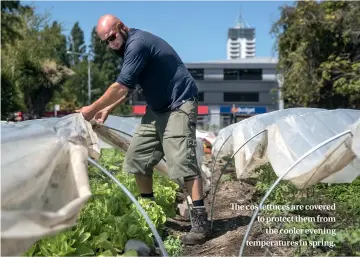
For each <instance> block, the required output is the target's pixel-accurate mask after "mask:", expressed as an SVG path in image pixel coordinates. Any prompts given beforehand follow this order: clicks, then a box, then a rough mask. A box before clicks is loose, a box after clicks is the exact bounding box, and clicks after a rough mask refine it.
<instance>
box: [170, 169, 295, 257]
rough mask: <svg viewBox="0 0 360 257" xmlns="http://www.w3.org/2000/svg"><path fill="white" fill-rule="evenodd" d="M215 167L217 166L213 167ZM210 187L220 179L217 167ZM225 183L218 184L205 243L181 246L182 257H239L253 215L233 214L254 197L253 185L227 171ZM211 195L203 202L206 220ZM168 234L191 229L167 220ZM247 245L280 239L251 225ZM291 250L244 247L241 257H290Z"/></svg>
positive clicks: (246, 212)
mask: <svg viewBox="0 0 360 257" xmlns="http://www.w3.org/2000/svg"><path fill="white" fill-rule="evenodd" d="M217 166H218V165H217ZM215 170H216V171H215V173H214V180H213V181H214V184H215V182H216V181H217V180H218V178H219V175H220V166H219V167H217V168H216V169H215ZM226 173H227V175H224V176H223V178H224V177H225V178H226V179H222V180H220V181H221V182H220V184H219V186H218V190H217V193H216V198H215V205H214V220H213V230H212V232H211V234H210V235H209V238H208V239H207V241H206V242H205V243H204V244H202V245H194V246H183V247H184V248H183V250H184V252H183V256H239V251H240V246H241V244H242V241H243V238H244V235H245V233H246V230H247V227H248V224H249V223H250V220H251V218H252V215H253V211H252V210H240V209H238V210H236V209H235V208H232V206H234V204H238V206H241V205H244V206H249V205H251V204H252V199H253V198H254V197H255V195H254V193H255V188H254V185H255V181H253V180H250V179H249V180H247V181H244V180H237V179H236V175H235V171H234V169H229V170H227V172H226ZM212 198H213V194H212V193H210V194H208V195H207V196H206V198H205V205H206V208H207V210H208V216H209V217H208V218H209V220H211V211H210V210H211V202H212ZM166 226H167V228H168V231H169V234H174V235H180V236H182V235H184V234H185V233H186V232H188V231H189V230H190V228H191V223H190V220H186V219H185V218H184V217H181V216H177V217H175V218H174V219H169V220H168V221H167V224H166ZM247 240H248V241H277V240H284V239H281V238H280V236H279V235H278V234H267V233H265V228H262V227H261V224H260V223H259V222H258V221H255V223H254V225H253V227H252V229H251V231H250V235H249V237H248V238H247ZM293 250H294V248H292V249H291V248H287V247H273V248H267V247H263V248H261V247H258V246H246V247H245V250H244V253H243V256H272V255H278V256H279V255H282V256H291V255H293Z"/></svg>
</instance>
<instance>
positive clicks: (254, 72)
mask: <svg viewBox="0 0 360 257" xmlns="http://www.w3.org/2000/svg"><path fill="white" fill-rule="evenodd" d="M240 79H241V80H261V79H262V70H261V69H247V70H240Z"/></svg>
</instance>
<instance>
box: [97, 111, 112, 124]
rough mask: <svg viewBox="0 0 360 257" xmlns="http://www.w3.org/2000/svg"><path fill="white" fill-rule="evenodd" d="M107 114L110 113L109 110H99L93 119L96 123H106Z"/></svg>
mask: <svg viewBox="0 0 360 257" xmlns="http://www.w3.org/2000/svg"><path fill="white" fill-rule="evenodd" d="M109 113H110V112H109V110H106V109H104V110H101V111H99V112H97V113H96V114H95V117H94V119H95V121H96V122H98V123H100V124H103V123H104V122H105V121H106V119H107V117H108V116H109Z"/></svg>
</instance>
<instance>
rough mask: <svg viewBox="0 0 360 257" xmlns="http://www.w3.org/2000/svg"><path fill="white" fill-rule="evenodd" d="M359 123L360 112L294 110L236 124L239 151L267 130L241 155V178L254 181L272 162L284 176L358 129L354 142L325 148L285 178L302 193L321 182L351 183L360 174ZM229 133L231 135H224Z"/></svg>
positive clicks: (233, 128)
mask: <svg viewBox="0 0 360 257" xmlns="http://www.w3.org/2000/svg"><path fill="white" fill-rule="evenodd" d="M359 119H360V111H359V110H348V109H338V110H324V109H310V108H309V109H308V108H293V109H285V110H281V111H276V112H271V113H267V114H262V115H257V116H254V117H251V118H248V119H246V120H243V121H241V122H239V123H237V124H235V125H236V126H234V125H232V126H231V127H230V128H229V131H232V132H233V134H232V138H231V139H230V140H229V141H230V143H232V145H233V149H232V151H233V152H236V151H237V150H238V148H239V147H241V146H242V145H243V144H244V143H245V142H246V141H247V140H249V139H250V138H251V137H253V136H254V135H256V134H257V133H259V132H261V131H262V130H265V132H264V133H262V134H260V135H258V136H257V137H255V138H254V139H252V140H251V141H249V142H248V143H247V144H246V145H245V146H244V147H243V148H242V149H241V150H240V151H238V153H237V154H235V156H234V158H235V167H236V173H237V177H238V178H245V177H249V176H251V172H252V171H253V170H254V169H255V168H257V167H259V166H260V165H262V164H265V163H267V162H270V164H271V165H272V167H273V169H274V172H275V173H276V175H277V176H278V177H280V176H282V175H283V174H284V173H285V172H286V171H287V169H288V168H289V167H290V166H291V165H292V164H293V163H294V162H295V161H296V160H297V159H298V158H299V157H301V156H302V155H303V154H304V153H306V152H307V151H308V150H310V149H311V148H313V147H315V146H316V145H318V144H320V143H321V142H323V141H324V140H326V139H328V138H330V137H332V136H335V135H336V134H338V133H340V132H343V131H346V130H348V129H352V131H353V136H352V137H351V136H350V135H349V136H344V137H342V138H339V139H337V140H335V141H333V142H332V143H329V144H328V145H326V146H324V147H322V148H320V149H319V150H317V151H315V152H314V153H313V154H311V155H310V156H308V157H307V158H305V159H304V160H303V161H302V162H300V163H299V164H298V165H297V166H296V167H295V168H294V169H292V171H291V172H290V173H288V174H287V175H286V176H285V177H284V178H283V179H284V180H290V181H291V182H292V183H293V184H294V185H295V186H296V187H298V188H304V187H307V186H310V185H313V184H316V183H318V182H323V183H349V182H351V181H353V180H354V179H355V178H356V177H357V176H359V175H360V162H359V159H358V158H356V155H355V154H356V153H359V121H358V120H359ZM226 129H227V128H225V129H224V130H226ZM226 133H229V132H223V134H226ZM356 135H357V136H356ZM346 139H347V140H346ZM231 141H232V142H231ZM216 151H218V149H214V152H216Z"/></svg>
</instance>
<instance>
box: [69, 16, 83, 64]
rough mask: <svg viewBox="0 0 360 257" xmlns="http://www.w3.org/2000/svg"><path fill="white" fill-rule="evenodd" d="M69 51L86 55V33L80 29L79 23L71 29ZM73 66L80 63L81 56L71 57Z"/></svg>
mask: <svg viewBox="0 0 360 257" xmlns="http://www.w3.org/2000/svg"><path fill="white" fill-rule="evenodd" d="M69 51H72V52H77V53H85V52H86V46H85V41H84V31H83V30H82V29H81V28H80V25H79V22H76V23H75V24H74V26H73V28H72V29H71V33H70V37H69ZM70 58H71V60H72V65H76V64H78V63H79V62H80V56H79V55H71V57H70Z"/></svg>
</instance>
